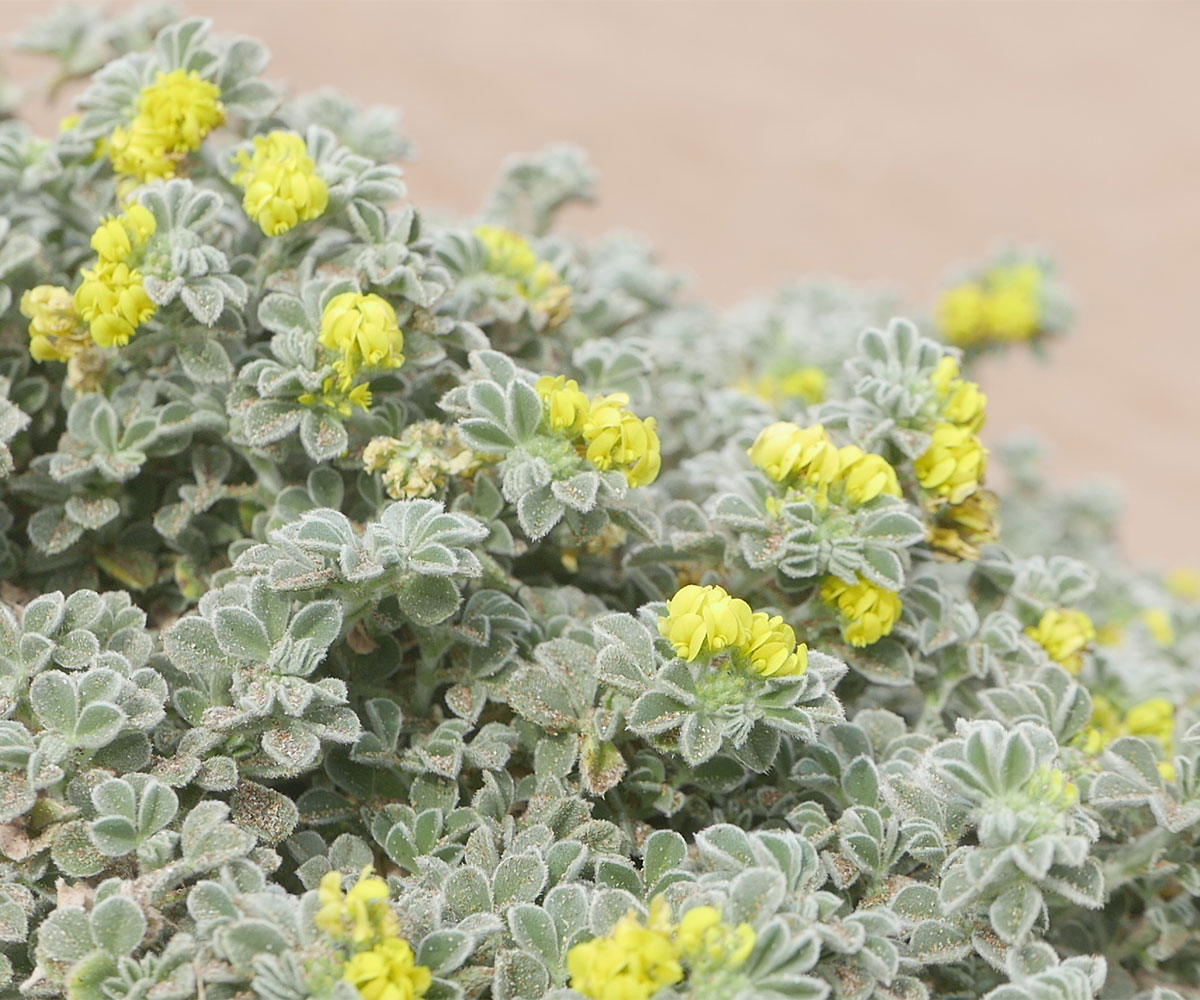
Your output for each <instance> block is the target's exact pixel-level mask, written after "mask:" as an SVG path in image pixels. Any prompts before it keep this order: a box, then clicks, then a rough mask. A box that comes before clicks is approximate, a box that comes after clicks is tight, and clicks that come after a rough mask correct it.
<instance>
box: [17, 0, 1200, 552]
mask: <svg viewBox="0 0 1200 1000" xmlns="http://www.w3.org/2000/svg"><path fill="white" fill-rule="evenodd" d="M47 6H48V5H47V4H45V3H43V2H40V0H0V15H2V18H0V24H3V25H4V26H5V29H6V32H7V30H8V29H9V28H10V27H15V26H17V25H19V24H21V23H22V22H24V21H26V20H27V19H28V18H30V17H32V16H34V15H35V14H36V13H38V12H40V11H42V10H44V9H46V8H47ZM121 6H123V5H121ZM182 7H183V8H184V9H185V10H187V11H189V12H193V13H201V14H205V15H209V16H211V17H213V18H214V19H215V20H216V22H217V26H218V28H219V29H220V30H223V31H226V32H243V33H248V34H253V35H255V36H257V37H259V38H261V39H262V40H264V41H265V42H267V44H268V45H269V46H270V47H271V49H272V50H273V52H274V61H273V63H272V66H271V69H270V76H271V77H272V78H274V79H277V80H287V81H290V82H291V83H292V84H294V85H295V86H297V87H311V86H314V85H318V84H326V83H334V84H336V85H338V86H339V87H340V88H341V89H343V90H344V91H346V92H348V93H349V94H351V95H352V96H354V97H356V98H359V99H362V100H364V101H368V102H373V103H386V104H391V105H397V104H398V105H400V106H401V107H402V108H403V109H404V112H405V119H406V123H407V132H408V134H409V136H410V137H411V138H412V139H414V140H415V141H416V143H417V144H418V146H419V149H420V159H419V161H418V162H417V163H415V164H413V165H412V166H411V167H410V168H409V169H408V178H409V188H410V194H411V195H412V197H413V199H414V201H416V202H417V203H418V204H436V205H439V206H444V207H448V208H452V209H458V210H462V211H466V210H471V209H474V208H475V207H477V206H478V204H479V202H480V200H481V197H482V195H483V193H484V191H485V190H486V189H487V186H488V184H489V182H490V181H491V179H492V178H493V177H494V176H495V174H496V170H497V167H498V165H499V163H500V162H501V160H502V159H503V158H504V156H505V155H506V154H508V153H511V152H515V151H527V150H532V149H536V148H538V147H540V146H541V145H543V144H545V143H547V142H550V141H554V140H562V139H566V140H571V141H574V142H577V143H579V144H581V145H583V146H585V147H586V148H587V149H588V150H589V151H590V153H591V155H592V158H593V162H594V164H595V165H596V167H597V168H598V169H599V171H600V174H601V185H600V200H599V203H598V204H597V205H596V206H595V207H592V208H589V209H580V210H578V211H573V212H572V213H571V214H570V215H569V216H568V218H567V224H568V226H569V227H570V228H572V229H574V230H576V231H579V232H582V233H585V234H591V233H598V232H601V231H603V230H605V229H608V228H612V227H615V226H619V227H621V228H629V229H635V230H637V231H640V232H641V233H643V234H645V235H646V236H648V237H649V238H650V239H651V240H653V242H654V243H655V244H656V245H657V246H658V247H660V248H661V251H662V256H663V258H664V260H665V261H666V262H667V263H668V264H669V265H671V266H673V267H676V268H680V269H683V270H687V271H689V272H691V273H692V274H693V275H694V278H695V286H696V289H697V291H698V293H699V294H701V295H703V296H704V297H706V298H708V299H710V300H712V301H714V302H716V303H719V304H729V303H732V302H735V301H737V300H738V299H739V298H741V297H743V296H744V295H746V294H748V293H751V292H754V291H759V290H763V289H766V288H769V287H770V286H772V285H773V284H775V283H777V282H779V281H782V280H783V279H785V278H787V277H789V276H795V275H800V274H807V273H812V272H825V273H833V274H837V275H841V276H845V277H848V278H852V279H859V280H863V281H871V282H880V281H884V282H888V283H890V284H893V285H895V286H896V287H897V288H899V289H901V290H902V291H903V292H904V293H905V294H906V296H907V297H909V298H910V300H911V301H914V302H926V301H928V299H929V297H930V296H931V295H932V293H933V290H934V289H935V288H936V286H937V283H938V281H939V279H940V277H941V275H942V274H943V273H944V271H945V269H946V268H947V267H949V266H951V265H953V264H955V263H958V262H961V261H965V260H972V259H974V258H976V257H978V256H979V255H980V254H981V253H983V252H985V251H986V250H987V249H989V248H990V247H991V246H993V245H994V244H995V242H996V241H998V240H1012V241H1016V242H1029V243H1036V244H1039V245H1042V246H1045V247H1047V248H1049V249H1051V250H1052V251H1053V252H1054V253H1055V254H1056V255H1057V257H1058V259H1059V262H1060V264H1061V266H1062V269H1063V271H1064V273H1065V276H1066V279H1067V281H1068V283H1069V284H1070V285H1071V286H1072V288H1073V289H1074V291H1075V293H1076V297H1077V300H1078V304H1079V307H1080V321H1079V325H1078V328H1077V331H1076V333H1075V335H1074V336H1073V337H1071V338H1070V339H1068V340H1066V341H1064V342H1062V343H1060V344H1059V345H1058V346H1056V347H1055V349H1054V352H1053V359H1052V364H1051V365H1049V366H1042V365H1039V364H1037V363H1035V362H1034V361H1032V360H1031V359H1029V358H1025V357H1020V358H1013V359H1006V360H1003V361H1000V362H998V363H993V364H991V365H990V366H989V367H988V368H987V369H986V371H985V372H984V381H985V383H986V389H987V391H988V394H989V396H990V398H991V409H990V413H991V419H990V422H989V426H988V429H987V431H986V434H985V437H987V438H990V439H992V440H998V439H999V438H1000V437H1002V436H1003V435H1004V434H1005V433H1007V432H1010V431H1013V430H1017V429H1023V428H1028V427H1034V428H1037V429H1039V430H1040V432H1041V433H1042V434H1043V436H1044V437H1045V438H1047V439H1048V441H1049V442H1050V443H1051V445H1052V448H1053V452H1052V458H1053V475H1054V477H1055V478H1056V479H1057V480H1058V481H1060V482H1062V483H1064V484H1065V483H1072V482H1077V481H1079V480H1081V479H1083V478H1087V477H1092V476H1097V475H1108V476H1110V477H1111V478H1114V479H1116V480H1117V481H1118V482H1119V483H1120V485H1121V487H1122V489H1123V490H1124V492H1125V494H1126V496H1127V500H1128V517H1127V520H1126V526H1125V531H1124V541H1125V545H1126V548H1127V549H1128V550H1129V552H1130V553H1131V554H1134V555H1135V557H1136V558H1138V559H1139V560H1140V561H1144V562H1154V563H1158V564H1162V565H1169V564H1174V563H1179V562H1187V563H1191V564H1195V565H1200V530H1198V529H1197V518H1196V517H1195V513H1194V512H1195V509H1196V499H1195V497H1196V493H1197V487H1200V469H1198V468H1197V464H1196V452H1197V449H1196V442H1197V430H1196V428H1197V426H1198V425H1200V378H1198V374H1197V365H1196V362H1197V358H1198V356H1200V346H1198V343H1197V341H1198V337H1200V323H1198V321H1197V294H1196V292H1197V289H1198V288H1200V127H1198V125H1197V120H1198V116H1197V111H1198V110H1200V96H1198V95H1200V60H1198V59H1197V58H1196V51H1197V43H1198V42H1200V3H1197V2H1175V3H1154V2H1146V0H1141V2H1136V3H1134V2H1128V3H1087V4H1084V3H1025V2H1002V0H993V2H957V3H950V2H932V0H923V2H916V0H909V2H891V3H887V2H876V3H864V2H848V3H836V4H835V3H716V2H710V3H696V2H690V3H683V2H678V3H647V2H640V3H625V2H607V3H600V2H586V3H584V2H559V3H550V2H539V3H532V2H515V0H498V2H490V3H480V2H472V3H468V2H439V3H399V2H383V0H378V2H365V0H339V2H334V0H320V2H318V0H309V2H287V0H273V2H264V0H258V2H254V0H192V2H186V3H183V4H182ZM12 67H13V68H14V69H15V71H16V72H17V73H19V74H21V75H27V74H28V73H29V72H30V64H29V63H28V62H27V61H25V60H20V59H18V60H15V61H14V62H13V64H12ZM43 114H45V115H46V117H47V119H48V115H49V113H48V112H44V113H43Z"/></svg>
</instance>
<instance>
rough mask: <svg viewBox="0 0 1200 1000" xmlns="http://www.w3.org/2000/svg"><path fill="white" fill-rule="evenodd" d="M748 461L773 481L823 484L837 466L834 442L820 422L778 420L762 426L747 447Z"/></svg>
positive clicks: (828, 479) (813, 484) (834, 471)
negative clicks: (804, 423)
mask: <svg viewBox="0 0 1200 1000" xmlns="http://www.w3.org/2000/svg"><path fill="white" fill-rule="evenodd" d="M749 454H750V461H752V462H753V463H754V464H755V465H757V466H758V467H759V468H760V469H762V470H763V472H765V473H766V474H767V476H768V477H769V478H771V479H773V480H774V481H775V482H777V483H782V482H786V481H789V480H795V481H801V482H804V483H806V484H808V485H812V486H817V487H822V488H823V487H827V486H829V484H830V483H832V482H833V481H834V480H835V479H836V478H837V475H838V471H839V470H840V468H841V465H840V462H839V460H838V449H837V445H835V444H834V443H833V438H831V437H830V436H829V434H828V432H827V431H826V430H825V428H824V427H823V426H822V425H821V424H814V425H813V426H812V427H799V426H797V425H796V424H793V423H789V422H788V421H783V420H781V421H778V422H777V423H774V424H770V425H769V426H767V427H764V428H763V429H762V431H761V432H760V433H759V435H758V437H757V438H756V439H755V441H754V444H753V445H751V447H750V452H749Z"/></svg>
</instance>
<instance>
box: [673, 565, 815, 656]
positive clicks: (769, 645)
mask: <svg viewBox="0 0 1200 1000" xmlns="http://www.w3.org/2000/svg"><path fill="white" fill-rule="evenodd" d="M658 631H659V633H660V634H661V635H663V636H664V637H666V638H667V639H668V640H669V641H670V643H671V645H672V646H674V647H675V652H676V654H677V655H678V656H679V657H680V658H681V659H684V660H687V661H688V662H689V663H690V662H691V661H693V660H695V659H696V658H697V657H698V656H700V655H701V654H702V653H704V654H714V653H721V652H724V651H725V650H729V651H730V652H737V653H738V654H739V655H740V657H741V658H742V659H743V661H744V662H745V664H746V665H747V666H748V667H749V668H750V669H751V670H753V671H754V672H755V673H757V674H760V675H761V676H763V677H799V676H801V675H802V674H803V673H804V672H805V671H806V670H807V669H808V647H807V646H806V645H804V644H803V643H800V644H797V643H796V633H795V631H794V630H793V629H792V627H791V626H790V625H788V624H787V623H786V622H785V621H784V620H783V618H782V617H781V616H779V615H776V616H774V617H772V616H771V615H768V614H767V613H766V612H765V611H753V610H751V608H750V605H749V604H747V603H746V602H745V601H743V600H742V599H741V598H740V597H731V596H730V595H729V594H728V593H727V592H726V591H725V589H724V588H723V587H718V586H715V585H713V586H708V587H701V586H698V585H696V584H689V585H688V586H686V587H683V588H681V589H680V590H679V591H678V592H677V593H676V594H675V596H674V597H672V598H671V600H670V601H668V602H667V613H666V615H665V616H664V617H662V618H659V620H658Z"/></svg>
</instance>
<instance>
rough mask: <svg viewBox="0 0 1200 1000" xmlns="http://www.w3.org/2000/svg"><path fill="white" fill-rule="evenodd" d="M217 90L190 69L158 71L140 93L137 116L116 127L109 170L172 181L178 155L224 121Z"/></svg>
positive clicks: (202, 139) (190, 148) (198, 144)
mask: <svg viewBox="0 0 1200 1000" xmlns="http://www.w3.org/2000/svg"><path fill="white" fill-rule="evenodd" d="M220 96H221V91H220V88H219V87H217V85H216V84H215V83H211V82H210V81H208V80H204V79H201V77H200V74H199V73H197V72H196V71H195V70H190V71H189V70H184V69H177V70H172V71H171V72H170V73H163V72H161V71H160V72H159V74H158V76H157V77H156V78H155V81H154V83H152V84H150V85H149V86H147V87H144V88H142V92H141V94H140V95H139V96H138V105H137V108H138V110H137V115H136V116H135V117H134V119H133V121H132V122H130V123H129V125H128V126H118V127H117V128H116V129H114V130H113V134H112V136H111V137H110V140H109V144H108V150H109V158H110V159H111V160H112V164H113V169H114V170H115V171H116V172H117V173H119V174H124V175H127V176H130V177H136V178H137V179H138V180H142V181H145V180H151V179H153V178H161V177H172V176H174V174H175V168H176V166H177V165H178V163H179V161H180V160H181V159H182V158H183V156H184V155H185V154H187V153H189V152H192V151H194V150H197V149H199V148H200V144H201V143H202V142H203V141H204V137H205V136H206V135H208V133H209V132H211V131H212V130H213V129H214V128H216V127H217V126H218V125H220V124H221V123H222V122H224V121H225V108H224V106H223V105H222V104H221V101H220Z"/></svg>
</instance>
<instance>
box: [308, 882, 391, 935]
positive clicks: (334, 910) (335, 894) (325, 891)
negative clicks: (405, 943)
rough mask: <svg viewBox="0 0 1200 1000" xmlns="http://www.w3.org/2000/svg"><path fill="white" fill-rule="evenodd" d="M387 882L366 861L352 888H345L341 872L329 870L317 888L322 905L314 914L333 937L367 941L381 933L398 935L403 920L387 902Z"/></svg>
mask: <svg viewBox="0 0 1200 1000" xmlns="http://www.w3.org/2000/svg"><path fill="white" fill-rule="evenodd" d="M390 895H391V894H390V893H389V891H388V885H387V882H385V881H384V880H383V879H381V878H380V877H379V876H377V875H375V874H374V869H373V868H372V866H371V865H367V866H366V867H365V868H364V869H363V870H362V872H361V873H360V874H359V876H358V881H357V882H355V883H354V886H353V887H352V888H351V889H350V891H349V892H346V893H343V892H342V873H341V872H339V871H330V872H326V873H325V875H324V876H322V878H321V883H320V886H319V887H318V889H317V899H318V900H319V901H320V903H321V906H320V908H319V909H318V910H317V913H316V916H315V917H314V918H313V920H314V922H315V923H316V925H317V926H318V927H319V928H320V929H321V930H323V931H324V932H325V933H326V934H328V935H329V936H330V937H334V938H337V939H338V940H344V941H348V942H351V943H352V944H356V945H367V944H369V943H371V942H373V941H375V940H376V939H378V938H381V937H395V936H396V935H398V934H399V933H400V923H399V921H398V920H397V919H396V914H394V913H393V912H392V908H391V907H390V906H389V905H388V898H389V896H390Z"/></svg>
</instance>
